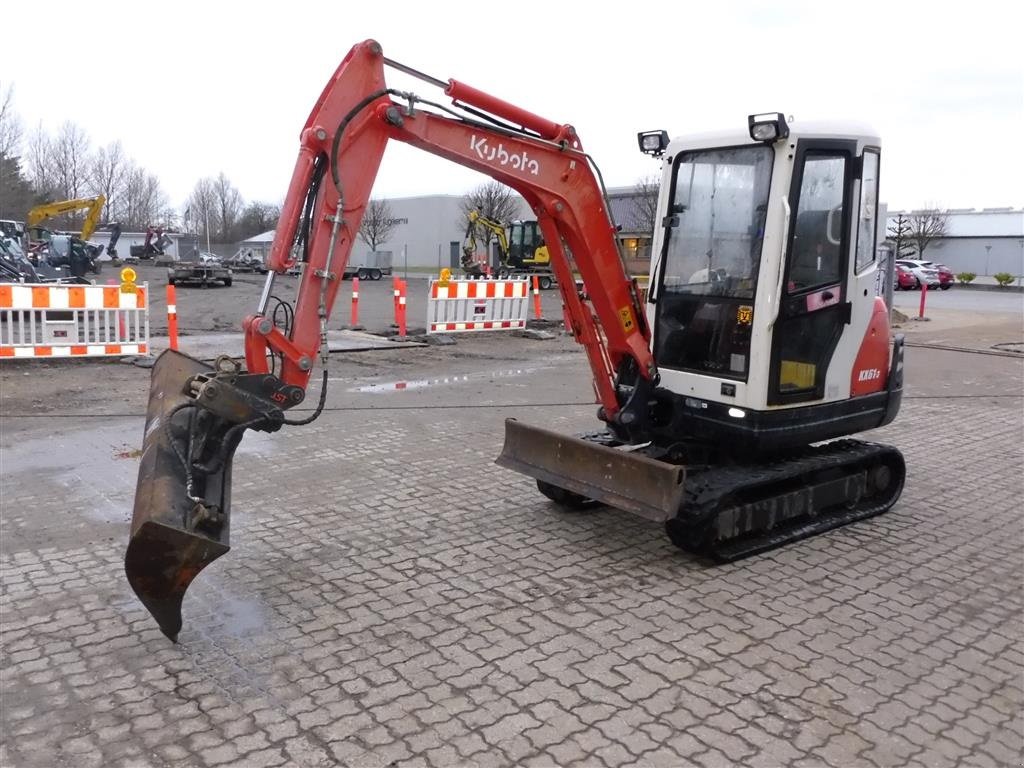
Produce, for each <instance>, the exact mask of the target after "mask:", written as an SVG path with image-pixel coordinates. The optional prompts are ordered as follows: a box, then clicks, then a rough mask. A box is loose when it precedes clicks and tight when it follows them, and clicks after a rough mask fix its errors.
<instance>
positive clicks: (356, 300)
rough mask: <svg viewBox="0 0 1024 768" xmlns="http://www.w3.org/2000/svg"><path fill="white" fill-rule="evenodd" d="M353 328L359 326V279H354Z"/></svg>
mask: <svg viewBox="0 0 1024 768" xmlns="http://www.w3.org/2000/svg"><path fill="white" fill-rule="evenodd" d="M351 325H352V327H353V328H355V327H356V326H357V325H359V278H358V277H353V278H352V323H351Z"/></svg>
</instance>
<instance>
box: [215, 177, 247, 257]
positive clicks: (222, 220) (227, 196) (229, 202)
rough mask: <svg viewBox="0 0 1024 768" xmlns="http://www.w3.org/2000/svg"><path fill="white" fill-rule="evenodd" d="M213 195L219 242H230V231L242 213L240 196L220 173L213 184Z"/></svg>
mask: <svg viewBox="0 0 1024 768" xmlns="http://www.w3.org/2000/svg"><path fill="white" fill-rule="evenodd" d="M213 194H214V199H215V203H216V211H217V220H218V221H217V223H218V225H219V230H220V241H221V242H222V243H227V242H230V241H231V240H232V239H233V237H232V234H233V233H232V230H233V229H234V226H235V222H236V221H237V220H238V216H239V214H240V213H241V212H242V205H243V202H242V195H241V194H239V192H238V190H237V189H235V187H234V185H233V184H232V183H231V182H230V181H229V180H228V177H227V176H226V175H225V174H224V171H221V172H220V174H218V176H217V178H216V179H215V180H214V182H213Z"/></svg>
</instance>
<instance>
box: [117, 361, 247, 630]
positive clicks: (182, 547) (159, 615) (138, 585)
mask: <svg viewBox="0 0 1024 768" xmlns="http://www.w3.org/2000/svg"><path fill="white" fill-rule="evenodd" d="M212 370H213V368H212V367H211V366H209V365H206V364H205V363H202V362H200V361H198V360H195V359H193V358H191V357H189V356H188V355H183V354H181V353H179V352H174V351H171V350H167V351H166V352H164V353H163V354H161V355H160V357H159V358H158V359H157V361H156V364H155V365H154V366H153V372H152V379H151V384H150V393H149V406H148V408H147V411H146V430H145V433H144V438H143V444H142V460H141V463H140V465H139V481H138V485H137V486H136V489H135V509H134V512H133V514H132V527H131V538H130V540H129V542H128V551H127V553H126V554H125V561H124V566H125V573H126V574H127V576H128V582H129V583H130V584H131V586H132V589H133V590H134V591H135V594H136V595H138V597H139V599H140V600H141V601H142V603H143V605H145V606H146V608H147V609H149V612H150V613H151V614H153V618H155V619H156V621H157V623H158V624H159V625H160V629H161V630H162V631H163V633H164V634H165V635H167V637H169V638H170V639H171V640H173V641H177V636H178V632H179V630H180V629H181V602H182V599H183V598H184V596H185V590H187V589H188V586H189V584H191V583H192V580H193V579H194V578H195V577H196V575H197V574H198V573H199V572H200V571H201V570H202V569H203V568H205V567H206V566H207V565H209V564H210V563H212V562H213V561H214V560H216V559H217V558H218V557H220V556H221V555H223V554H224V553H226V552H227V551H228V549H229V546H228V531H229V513H230V505H231V493H230V490H231V459H232V457H233V455H234V452H235V449H236V448H237V447H238V443H239V441H240V440H241V432H242V430H241V429H238V430H234V431H232V432H228V429H229V428H230V427H231V426H232V425H231V424H230V423H228V422H224V421H223V420H221V419H217V417H215V416H213V414H211V413H209V412H208V411H204V410H203V409H200V408H198V407H196V406H195V405H194V401H193V400H192V399H191V398H190V397H189V395H188V393H187V386H188V383H189V382H190V380H191V379H192V377H193V376H195V375H196V374H200V373H204V374H207V373H210V372H211V371H212ZM186 462H189V466H190V467H191V475H192V496H193V499H195V498H201V499H202V500H203V503H202V504H198V503H197V502H196V501H195V500H193V499H190V498H189V493H188V491H187V487H188V478H187V474H188V472H187V471H186ZM199 466H201V467H202V468H198V467H199Z"/></svg>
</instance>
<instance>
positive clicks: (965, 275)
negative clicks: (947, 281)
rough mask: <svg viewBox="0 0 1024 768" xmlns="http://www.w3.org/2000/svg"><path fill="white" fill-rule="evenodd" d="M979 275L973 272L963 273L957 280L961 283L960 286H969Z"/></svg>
mask: <svg viewBox="0 0 1024 768" xmlns="http://www.w3.org/2000/svg"><path fill="white" fill-rule="evenodd" d="M976 277H977V275H976V274H974V273H973V272H961V273H960V274H958V275H957V276H956V279H957V280H959V281H960V285H967V284H968V283H969V282H971V280H973V279H974V278H976Z"/></svg>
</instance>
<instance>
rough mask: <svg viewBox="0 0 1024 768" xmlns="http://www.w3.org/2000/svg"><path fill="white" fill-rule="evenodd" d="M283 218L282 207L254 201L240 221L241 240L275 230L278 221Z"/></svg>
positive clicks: (246, 207) (239, 234) (239, 232)
mask: <svg viewBox="0 0 1024 768" xmlns="http://www.w3.org/2000/svg"><path fill="white" fill-rule="evenodd" d="M279 218H281V206H279V205H272V204H271V203H262V202H259V201H253V202H251V203H249V204H248V205H247V206H245V210H244V211H242V215H241V217H240V218H239V219H238V236H239V239H244V238H246V237H252V236H253V235H259V234H261V233H263V232H266V231H267V230H268V229H274V227H276V226H277V220H278V219H279Z"/></svg>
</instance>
